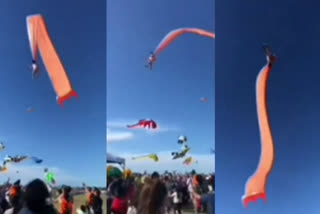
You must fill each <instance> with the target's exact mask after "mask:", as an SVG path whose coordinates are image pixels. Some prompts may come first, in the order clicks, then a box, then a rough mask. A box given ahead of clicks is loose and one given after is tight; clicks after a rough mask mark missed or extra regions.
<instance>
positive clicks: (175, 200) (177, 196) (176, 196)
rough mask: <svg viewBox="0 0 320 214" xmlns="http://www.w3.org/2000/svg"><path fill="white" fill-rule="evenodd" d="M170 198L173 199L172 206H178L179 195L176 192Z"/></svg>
mask: <svg viewBox="0 0 320 214" xmlns="http://www.w3.org/2000/svg"><path fill="white" fill-rule="evenodd" d="M171 197H173V203H174V204H178V203H180V202H181V200H180V198H179V194H178V192H174V193H172V194H171Z"/></svg>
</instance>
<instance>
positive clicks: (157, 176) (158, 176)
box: [151, 172, 160, 179]
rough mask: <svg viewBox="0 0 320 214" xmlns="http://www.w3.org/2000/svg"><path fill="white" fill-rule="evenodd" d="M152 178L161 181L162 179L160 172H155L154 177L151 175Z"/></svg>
mask: <svg viewBox="0 0 320 214" xmlns="http://www.w3.org/2000/svg"><path fill="white" fill-rule="evenodd" d="M151 178H152V179H159V178H160V175H159V173H158V172H153V173H152V175H151Z"/></svg>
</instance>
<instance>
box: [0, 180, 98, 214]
mask: <svg viewBox="0 0 320 214" xmlns="http://www.w3.org/2000/svg"><path fill="white" fill-rule="evenodd" d="M86 189H87V193H88V198H87V202H86V203H85V204H83V205H80V206H79V207H78V208H76V207H74V201H73V194H72V188H71V187H70V186H62V187H61V188H49V187H48V184H47V183H46V182H44V181H42V180H41V179H35V180H33V181H31V182H30V183H28V184H27V185H25V186H23V185H21V184H20V180H17V181H16V182H14V183H10V182H9V181H7V182H6V183H5V184H3V185H1V186H0V214H73V213H77V214H102V212H103V211H102V210H103V200H102V198H101V196H100V194H101V193H100V190H99V189H97V188H94V189H91V188H89V187H87V188H86Z"/></svg>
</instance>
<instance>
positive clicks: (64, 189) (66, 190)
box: [63, 186, 72, 196]
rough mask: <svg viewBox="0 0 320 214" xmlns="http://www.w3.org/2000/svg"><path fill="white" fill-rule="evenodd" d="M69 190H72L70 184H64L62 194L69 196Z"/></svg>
mask: <svg viewBox="0 0 320 214" xmlns="http://www.w3.org/2000/svg"><path fill="white" fill-rule="evenodd" d="M71 190H72V188H71V187H70V186H65V187H64V188H63V194H64V195H65V196H69V195H70V193H71Z"/></svg>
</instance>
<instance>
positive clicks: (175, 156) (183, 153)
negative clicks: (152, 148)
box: [171, 145, 191, 160]
mask: <svg viewBox="0 0 320 214" xmlns="http://www.w3.org/2000/svg"><path fill="white" fill-rule="evenodd" d="M190 149H191V148H190V147H189V146H187V145H186V146H185V147H184V149H183V150H182V151H181V152H172V153H171V155H172V156H173V157H172V160H175V159H178V158H183V157H184V156H186V154H187V153H188V152H189V151H190Z"/></svg>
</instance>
